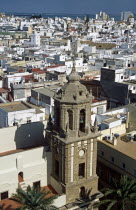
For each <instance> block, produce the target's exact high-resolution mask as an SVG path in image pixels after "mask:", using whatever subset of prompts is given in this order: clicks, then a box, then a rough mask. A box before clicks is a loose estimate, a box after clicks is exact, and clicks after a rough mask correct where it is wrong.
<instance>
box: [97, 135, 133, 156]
mask: <svg viewBox="0 0 136 210" xmlns="http://www.w3.org/2000/svg"><path fill="white" fill-rule="evenodd" d="M125 136H126V134H125V135H123V136H121V137H119V138H118V139H117V145H116V146H114V145H113V144H111V143H109V142H107V141H105V140H99V142H101V143H103V144H105V145H107V146H108V147H110V148H112V149H113V150H117V151H118V152H121V153H122V154H124V155H126V156H128V157H130V158H132V159H134V160H136V141H132V142H131V141H128V142H127V141H124V140H123V139H125Z"/></svg>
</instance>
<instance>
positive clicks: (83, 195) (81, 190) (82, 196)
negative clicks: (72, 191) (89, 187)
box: [79, 187, 85, 198]
mask: <svg viewBox="0 0 136 210" xmlns="http://www.w3.org/2000/svg"><path fill="white" fill-rule="evenodd" d="M79 196H80V198H84V197H85V187H81V188H80V194H79Z"/></svg>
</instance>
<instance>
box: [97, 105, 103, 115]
mask: <svg viewBox="0 0 136 210" xmlns="http://www.w3.org/2000/svg"><path fill="white" fill-rule="evenodd" d="M102 113H103V106H100V107H97V114H102Z"/></svg>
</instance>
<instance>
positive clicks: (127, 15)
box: [121, 11, 134, 21]
mask: <svg viewBox="0 0 136 210" xmlns="http://www.w3.org/2000/svg"><path fill="white" fill-rule="evenodd" d="M130 17H134V14H133V13H132V12H130V11H126V12H121V20H122V21H128V19H129V18H130Z"/></svg>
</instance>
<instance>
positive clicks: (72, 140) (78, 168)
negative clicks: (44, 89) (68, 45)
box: [47, 67, 99, 204]
mask: <svg viewBox="0 0 136 210" xmlns="http://www.w3.org/2000/svg"><path fill="white" fill-rule="evenodd" d="M79 80H80V77H79V76H78V74H77V73H76V70H75V68H74V67H73V70H72V73H71V74H70V75H69V77H68V83H67V84H66V85H65V86H64V87H63V88H62V89H61V90H60V91H59V92H58V93H56V95H55V97H54V100H55V110H54V117H55V121H54V126H53V129H52V132H51V131H50V132H49V130H48V129H47V136H48V139H50V146H51V150H52V179H53V180H55V181H53V183H51V184H52V186H53V187H54V189H55V190H56V191H57V192H58V193H59V194H60V193H65V194H66V203H67V204H69V203H73V202H75V201H76V200H77V199H79V198H82V197H84V195H85V192H86V191H89V190H91V195H95V194H96V193H98V177H97V175H96V157H97V137H98V136H99V134H98V132H97V125H96V124H95V126H94V127H93V126H92V125H91V113H90V112H91V102H92V94H91V92H90V93H89V92H88V91H87V89H86V88H85V86H83V85H82V84H80V82H79ZM55 182H56V184H54V183H55Z"/></svg>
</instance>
